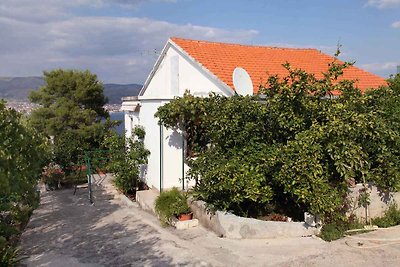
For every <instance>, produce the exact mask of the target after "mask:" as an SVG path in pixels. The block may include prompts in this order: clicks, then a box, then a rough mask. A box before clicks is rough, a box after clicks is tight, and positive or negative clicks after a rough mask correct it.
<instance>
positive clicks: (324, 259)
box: [21, 184, 400, 267]
mask: <svg viewBox="0 0 400 267" xmlns="http://www.w3.org/2000/svg"><path fill="white" fill-rule="evenodd" d="M115 195H116V197H115ZM366 237H373V238H375V239H380V238H392V239H396V238H397V239H399V238H400V227H395V228H392V229H390V230H383V231H382V232H375V233H370V234H367V235H366ZM346 241H347V242H348V243H349V244H350V245H354V246H355V247H358V244H359V241H354V240H350V239H349V240H347V239H343V240H339V241H336V242H331V243H326V242H323V241H321V240H319V239H316V238H312V237H307V238H295V239H271V240H229V239H223V238H219V237H217V236H215V235H214V234H213V233H210V232H208V231H206V230H205V229H203V228H201V227H198V228H194V229H190V230H184V231H177V230H175V229H173V228H163V227H161V226H160V224H159V222H158V220H157V219H156V218H155V217H154V216H153V215H151V214H149V213H147V212H145V211H142V210H141V209H139V208H137V207H135V206H132V205H130V206H128V205H126V204H125V201H123V200H121V199H120V197H119V196H118V194H117V193H116V192H115V190H114V189H113V188H112V187H111V186H110V185H108V184H105V185H103V186H100V187H96V192H95V205H90V204H89V202H88V199H87V190H86V189H79V190H78V191H77V194H76V195H75V196H74V195H73V190H61V191H51V192H43V194H42V199H41V206H40V207H39V208H38V209H37V210H36V211H35V212H34V214H33V216H32V219H31V221H30V223H29V225H28V227H27V229H26V231H25V232H24V234H23V235H22V239H21V246H22V252H23V254H24V255H26V256H27V257H28V258H27V259H26V260H25V261H24V263H23V265H25V266H62V267H64V266H65V267H68V266H247V265H252V266H377V265H380V266H385V267H386V266H400V244H399V243H394V242H392V244H391V245H386V243H387V242H383V241H373V242H372V243H371V242H369V243H368V242H367V241H363V244H365V245H364V246H365V247H367V246H375V248H371V249H368V248H353V247H350V246H348V245H346V244H345V242H346Z"/></svg>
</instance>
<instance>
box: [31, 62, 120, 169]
mask: <svg viewBox="0 0 400 267" xmlns="http://www.w3.org/2000/svg"><path fill="white" fill-rule="evenodd" d="M44 79H45V85H44V86H43V87H42V88H40V89H39V90H38V91H32V92H31V94H30V96H29V99H30V101H31V102H33V103H36V104H39V105H40V107H39V108H37V109H35V110H34V111H33V112H32V114H31V116H30V123H31V124H32V125H33V127H35V128H36V129H38V130H39V131H41V132H43V133H45V134H46V135H47V136H54V148H53V152H54V160H55V162H56V163H59V164H60V165H61V166H63V168H64V170H65V171H68V167H69V166H71V165H74V164H77V163H78V158H79V156H80V155H82V154H83V151H85V150H90V149H96V148H99V147H100V146H101V142H102V140H103V137H104V134H105V133H106V132H107V131H108V130H109V129H110V128H111V126H112V123H111V122H110V121H109V120H108V118H109V114H108V112H107V111H106V110H105V109H104V108H103V106H104V105H105V104H106V103H107V98H106V97H105V96H104V94H103V85H102V83H101V82H99V81H98V79H97V76H96V75H95V74H92V73H90V72H89V71H77V70H62V69H57V70H53V71H50V72H44ZM104 119H107V120H106V121H104Z"/></svg>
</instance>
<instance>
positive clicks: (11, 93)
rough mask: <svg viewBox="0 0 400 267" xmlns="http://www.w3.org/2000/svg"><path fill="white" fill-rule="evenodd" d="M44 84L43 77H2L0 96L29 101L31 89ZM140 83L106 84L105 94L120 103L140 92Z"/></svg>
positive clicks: (114, 101) (112, 101) (111, 101)
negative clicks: (125, 97)
mask: <svg viewBox="0 0 400 267" xmlns="http://www.w3.org/2000/svg"><path fill="white" fill-rule="evenodd" d="M43 85H44V80H43V78H42V77H0V98H4V99H6V100H17V101H28V94H29V91H31V90H37V89H39V87H41V86H43ZM141 88H142V85H140V84H113V83H108V84H104V94H105V95H106V96H107V98H108V103H109V104H120V103H121V97H124V96H135V95H138V94H139V91H140V89H141Z"/></svg>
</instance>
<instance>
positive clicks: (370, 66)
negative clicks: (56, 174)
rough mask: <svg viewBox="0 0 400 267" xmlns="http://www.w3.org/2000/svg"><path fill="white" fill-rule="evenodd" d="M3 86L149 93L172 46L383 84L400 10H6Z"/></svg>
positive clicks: (136, 4)
mask: <svg viewBox="0 0 400 267" xmlns="http://www.w3.org/2000/svg"><path fill="white" fill-rule="evenodd" d="M0 34H1V36H2V38H1V40H0V76H38V75H41V73H42V71H43V70H51V69H53V68H73V69H89V70H91V71H92V72H94V73H96V74H98V76H99V79H100V80H102V81H104V82H115V83H143V82H144V80H145V78H146V77H147V75H148V74H149V72H150V70H151V68H152V66H153V64H154V62H155V60H156V59H157V53H158V52H159V51H160V50H161V48H162V47H163V45H164V44H165V42H166V41H167V39H168V38H169V37H170V36H179V37H186V38H191V39H201V40H211V41H221V42H234V43H243V44H257V45H270V46H271V45H272V46H284V47H311V48H317V49H319V50H321V51H323V52H325V53H328V54H331V55H332V54H333V53H334V51H335V49H336V45H337V43H338V42H339V43H340V44H342V45H343V47H342V52H343V53H342V56H341V58H342V59H344V60H352V61H353V60H354V61H356V65H357V66H359V67H361V68H364V69H366V70H368V71H371V72H373V73H376V74H378V75H380V76H382V77H388V76H389V75H390V74H393V73H395V72H396V66H397V65H400V0H347V1H345V0H336V1H323V0H307V1H306V0H297V1H295V0H288V1H283V0H281V1H275V0H271V1H267V0H265V1H260V0H247V1H239V0H230V1H224V0H214V1H209V0H202V1H200V0H69V1H64V0H41V1H36V0H1V1H0Z"/></svg>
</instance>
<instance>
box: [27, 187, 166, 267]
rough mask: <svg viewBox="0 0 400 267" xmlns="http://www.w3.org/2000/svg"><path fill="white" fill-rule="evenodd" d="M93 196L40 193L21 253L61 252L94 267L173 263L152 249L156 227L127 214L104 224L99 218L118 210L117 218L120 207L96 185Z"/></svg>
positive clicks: (50, 264) (155, 248) (82, 192)
mask: <svg viewBox="0 0 400 267" xmlns="http://www.w3.org/2000/svg"><path fill="white" fill-rule="evenodd" d="M96 194H97V196H96V202H95V205H91V204H90V203H89V201H88V198H87V190H81V191H79V190H78V191H77V193H76V195H73V190H72V189H66V190H60V191H51V192H45V193H44V195H43V196H42V200H41V206H40V207H39V208H38V209H37V210H36V211H35V212H34V215H33V216H32V218H31V221H30V223H29V224H28V226H27V228H26V230H25V232H24V234H23V235H22V238H21V247H22V253H23V254H24V255H26V256H33V255H46V254H57V255H63V256H67V257H73V258H75V259H77V260H78V261H79V262H81V263H88V264H94V265H97V266H143V265H151V266H169V265H173V263H172V258H171V257H170V256H168V255H165V253H163V252H162V251H160V250H158V249H157V246H158V243H159V242H160V237H159V233H158V232H157V230H156V229H154V228H153V227H151V226H149V225H147V224H144V223H142V222H141V221H140V220H138V219H137V218H135V217H134V216H129V215H127V214H125V216H124V215H123V217H122V218H120V217H119V219H118V220H116V221H118V223H116V222H112V223H108V222H105V221H104V220H103V219H104V218H105V217H107V216H110V215H112V216H114V214H115V213H118V211H119V214H116V215H115V216H121V210H120V209H121V206H119V205H118V204H115V203H112V201H110V199H112V196H110V195H106V194H105V193H104V191H102V190H100V189H98V191H97V192H96ZM112 216H111V218H113V217H112ZM135 220H136V221H135ZM128 222H129V224H128ZM37 259H38V260H40V256H38V257H37ZM27 264H29V265H30V264H33V266H34V265H35V260H34V259H32V257H31V259H29V260H28V261H26V262H25V264H22V265H23V266H26V265H27ZM41 264H43V263H42V262H41ZM46 264H47V265H45V266H54V265H52V263H51V262H47V263H46Z"/></svg>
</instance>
